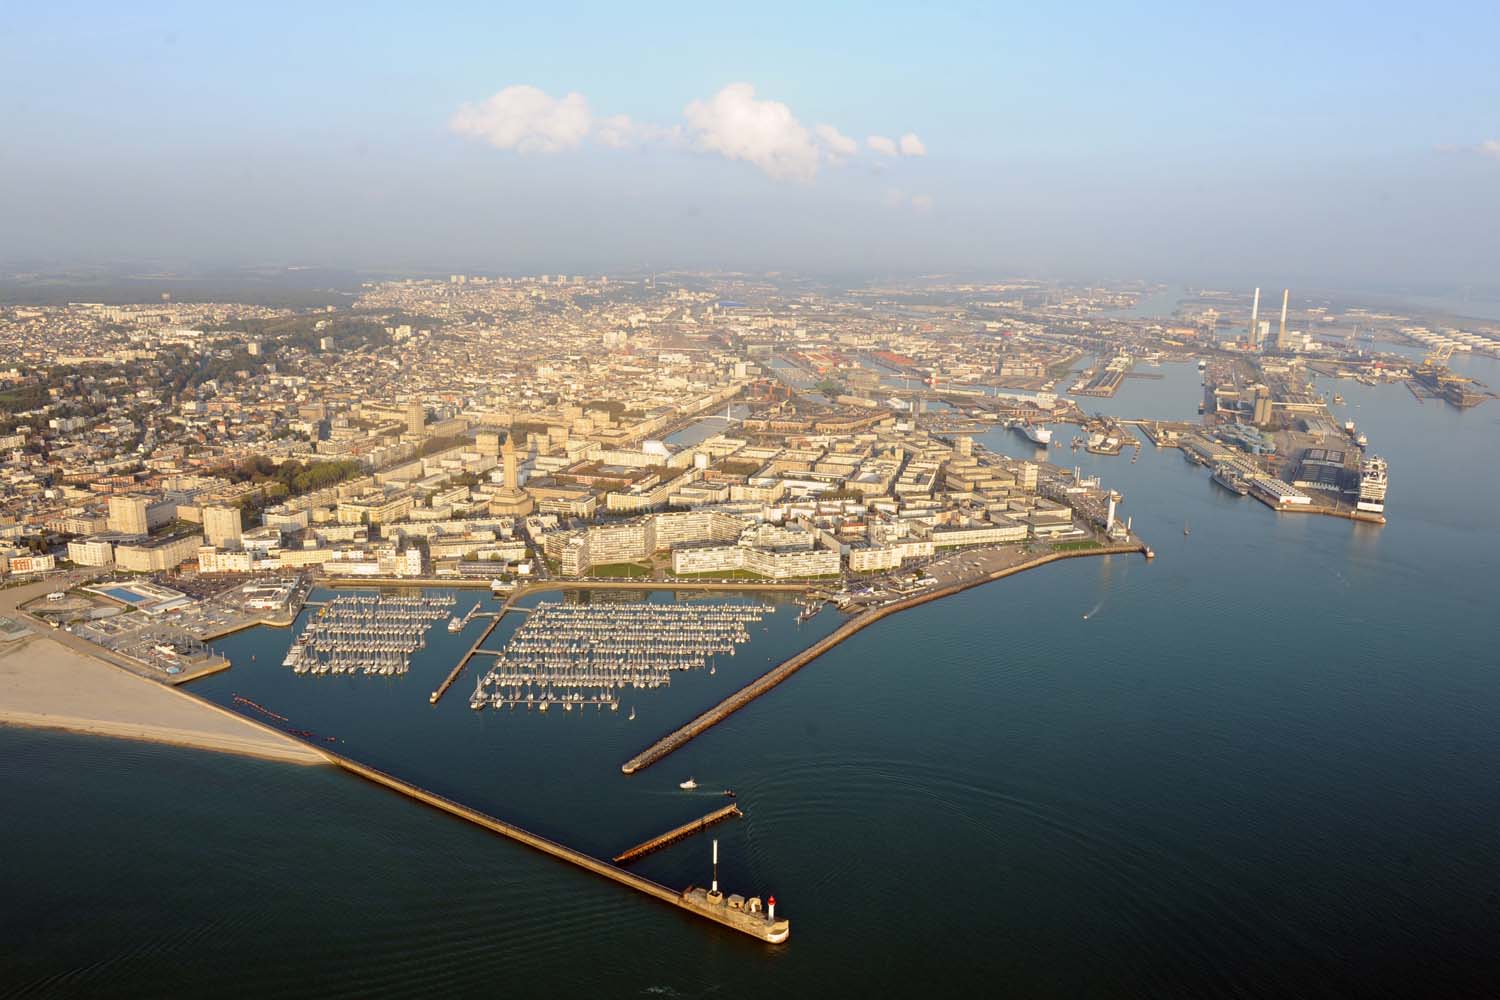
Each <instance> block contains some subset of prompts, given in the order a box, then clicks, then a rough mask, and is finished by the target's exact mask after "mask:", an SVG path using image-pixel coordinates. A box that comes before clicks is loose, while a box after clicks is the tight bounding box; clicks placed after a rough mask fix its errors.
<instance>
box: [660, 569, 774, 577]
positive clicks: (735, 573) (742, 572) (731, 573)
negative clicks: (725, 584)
mask: <svg viewBox="0 0 1500 1000" xmlns="http://www.w3.org/2000/svg"><path fill="white" fill-rule="evenodd" d="M672 579H674V580H761V579H764V577H762V576H761V575H760V574H759V573H752V572H750V571H749V570H748V569H723V570H717V571H715V572H712V573H678V574H677V575H676V576H674V577H673V578H672Z"/></svg>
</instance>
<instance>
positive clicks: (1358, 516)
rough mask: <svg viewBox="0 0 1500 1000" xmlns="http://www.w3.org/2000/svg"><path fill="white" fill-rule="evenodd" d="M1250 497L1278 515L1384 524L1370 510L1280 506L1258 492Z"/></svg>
mask: <svg viewBox="0 0 1500 1000" xmlns="http://www.w3.org/2000/svg"><path fill="white" fill-rule="evenodd" d="M1250 495H1251V496H1252V497H1254V498H1255V499H1257V500H1259V501H1260V502H1261V503H1263V504H1265V505H1266V506H1267V507H1269V508H1271V509H1272V510H1274V511H1275V512H1276V513H1278V514H1322V515H1324V516H1325V517H1342V518H1344V519H1345V520H1349V521H1363V522H1364V523H1366V524H1385V515H1384V514H1377V513H1375V512H1374V511H1371V510H1354V509H1351V508H1348V507H1325V506H1322V505H1319V504H1306V505H1303V506H1295V507H1294V506H1282V505H1281V504H1278V503H1276V502H1275V501H1273V500H1271V499H1270V498H1268V497H1265V496H1262V495H1261V492H1260V490H1251V491H1250Z"/></svg>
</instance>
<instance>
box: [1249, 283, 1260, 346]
mask: <svg viewBox="0 0 1500 1000" xmlns="http://www.w3.org/2000/svg"><path fill="white" fill-rule="evenodd" d="M1259 334H1260V289H1259V288H1257V289H1256V290H1255V304H1254V305H1252V306H1251V307H1250V346H1251V347H1254V346H1255V338H1256V337H1257V336H1259Z"/></svg>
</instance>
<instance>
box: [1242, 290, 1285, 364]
mask: <svg viewBox="0 0 1500 1000" xmlns="http://www.w3.org/2000/svg"><path fill="white" fill-rule="evenodd" d="M1291 296H1292V290H1291V289H1290V288H1283V289H1282V290H1281V323H1280V325H1279V326H1278V327H1277V328H1276V350H1278V351H1285V350H1287V347H1288V344H1287V339H1286V312H1287V305H1288V304H1289V303H1290V301H1291ZM1270 326H1271V321H1270V320H1266V323H1265V327H1264V328H1263V327H1262V326H1261V321H1260V289H1259V288H1257V289H1256V290H1255V298H1254V300H1253V301H1252V303H1251V305H1250V327H1249V330H1248V334H1249V336H1247V337H1246V338H1245V342H1246V344H1248V345H1249V347H1250V349H1251V350H1265V347H1266V336H1267V334H1268V333H1269V332H1270Z"/></svg>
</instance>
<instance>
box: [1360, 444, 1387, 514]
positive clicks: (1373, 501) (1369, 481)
mask: <svg viewBox="0 0 1500 1000" xmlns="http://www.w3.org/2000/svg"><path fill="white" fill-rule="evenodd" d="M1385 481H1386V465H1385V459H1383V458H1381V457H1380V456H1379V455H1371V456H1370V457H1369V458H1367V459H1365V460H1364V463H1363V464H1362V465H1360V467H1359V502H1358V503H1356V504H1355V508H1356V509H1357V510H1365V511H1369V512H1370V513H1372V514H1381V513H1384V512H1385Z"/></svg>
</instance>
